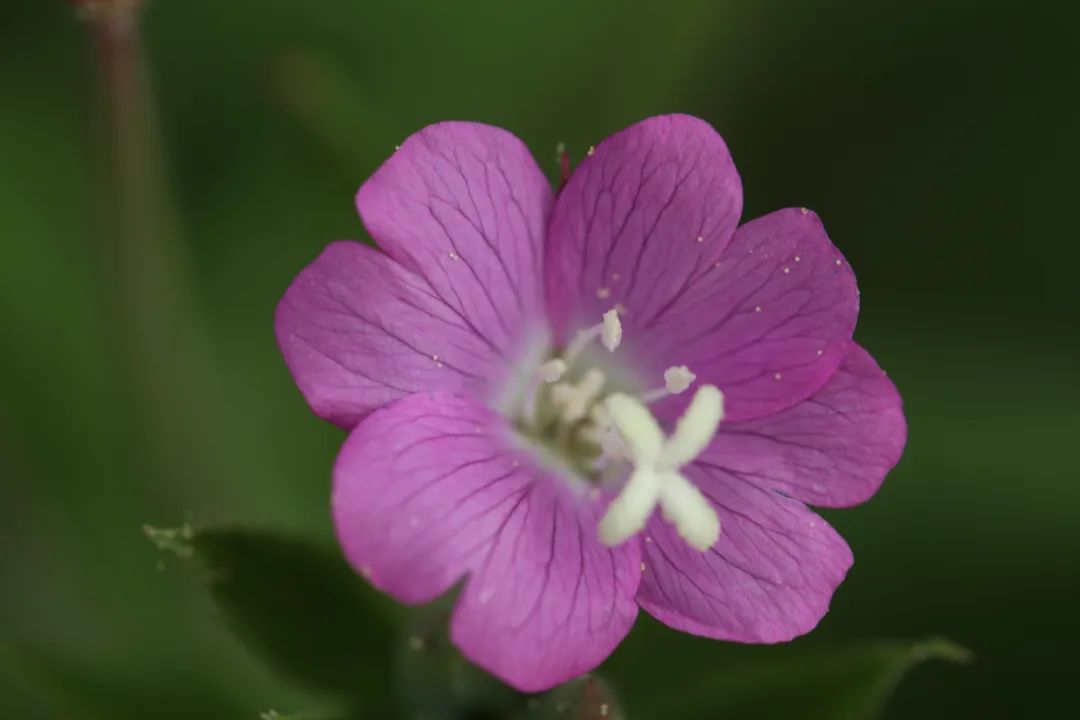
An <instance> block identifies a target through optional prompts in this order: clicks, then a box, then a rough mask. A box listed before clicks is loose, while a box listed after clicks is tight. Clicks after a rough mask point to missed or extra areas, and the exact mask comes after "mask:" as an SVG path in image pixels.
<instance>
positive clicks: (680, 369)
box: [638, 365, 697, 404]
mask: <svg viewBox="0 0 1080 720" xmlns="http://www.w3.org/2000/svg"><path fill="white" fill-rule="evenodd" d="M695 380H697V375H695V374H694V373H692V372H690V368H688V367H686V366H685V365H673V366H672V367H669V368H668V369H667V370H665V371H664V387H662V388H656V389H655V390H649V391H647V392H643V393H642V394H641V395H639V396H638V399H639V400H641V402H643V403H645V404H649V403H654V402H656V401H657V400H663V399H664V398H666V397H668V396H669V395H678V394H679V393H681V392H684V391H685V390H686V389H687V388H688V387H690V386H691V385H692V384H693V383H694V381H695Z"/></svg>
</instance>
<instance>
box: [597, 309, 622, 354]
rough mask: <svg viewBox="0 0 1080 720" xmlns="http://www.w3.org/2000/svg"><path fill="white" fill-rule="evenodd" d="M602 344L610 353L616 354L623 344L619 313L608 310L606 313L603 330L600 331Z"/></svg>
mask: <svg viewBox="0 0 1080 720" xmlns="http://www.w3.org/2000/svg"><path fill="white" fill-rule="evenodd" d="M600 342H602V343H603V345H604V347H605V348H606V349H607V351H608V352H615V349H616V348H617V347H619V343H621V342H622V323H620V322H619V313H618V312H616V311H615V310H608V311H607V312H606V313H604V322H603V328H602V329H601V331H600Z"/></svg>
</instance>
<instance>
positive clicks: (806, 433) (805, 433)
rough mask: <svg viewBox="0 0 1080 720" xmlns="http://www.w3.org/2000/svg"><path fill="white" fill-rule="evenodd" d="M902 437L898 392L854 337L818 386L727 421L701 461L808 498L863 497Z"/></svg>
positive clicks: (832, 503)
mask: <svg viewBox="0 0 1080 720" xmlns="http://www.w3.org/2000/svg"><path fill="white" fill-rule="evenodd" d="M906 439H907V424H906V422H905V420H904V412H903V408H902V406H901V402H900V394H899V393H898V392H897V391H896V387H895V386H894V385H893V384H892V382H891V381H890V380H889V378H888V377H886V376H885V373H884V372H882V370H881V368H879V367H878V365H877V363H875V362H874V359H873V358H872V357H870V353H868V352H866V350H864V349H863V348H861V347H859V346H858V345H856V344H855V343H851V346H850V350H849V351H848V354H847V356H846V357H845V358H844V362H843V364H842V365H841V366H840V369H839V370H838V371H837V372H836V374H834V375H833V376H832V378H831V379H830V380H829V382H827V383H826V384H825V387H823V388H822V389H821V390H820V391H818V392H817V393H816V394H815V395H813V396H811V397H810V398H808V399H807V400H804V401H802V402H801V403H799V404H798V405H795V406H794V407H791V408H789V409H787V410H784V411H782V412H779V413H776V414H775V415H770V416H768V417H766V418H761V419H759V420H752V421H749V422H742V423H730V424H729V423H725V424H723V425H721V426H720V432H719V433H718V434H717V436H716V438H714V440H713V442H712V444H711V445H710V446H709V449H708V450H706V452H705V454H704V455H703V456H702V457H701V458H700V460H701V462H703V463H707V464H710V465H715V466H717V467H721V468H723V469H724V470H726V471H728V472H730V473H733V474H737V475H739V476H742V477H745V478H746V479H747V480H748V481H750V482H754V483H756V484H758V485H761V486H762V487H765V488H768V489H772V490H778V491H780V492H783V493H784V494H786V495H790V496H791V497H794V498H797V499H799V500H802V501H803V502H806V503H809V504H811V505H818V506H822V507H848V506H851V505H858V504H859V503H861V502H865V501H866V500H868V499H869V498H870V496H872V495H873V494H874V493H875V492H877V489H878V488H879V487H880V486H881V482H882V481H883V480H884V479H885V475H886V474H887V473H888V472H889V471H890V470H891V469H892V468H893V466H894V465H896V463H897V461H899V459H900V454H901V453H902V452H903V449H904V442H905V441H906Z"/></svg>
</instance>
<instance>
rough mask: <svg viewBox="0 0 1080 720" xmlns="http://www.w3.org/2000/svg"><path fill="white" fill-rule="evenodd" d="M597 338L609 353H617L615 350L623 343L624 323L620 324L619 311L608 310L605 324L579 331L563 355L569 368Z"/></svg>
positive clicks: (605, 314) (605, 315)
mask: <svg viewBox="0 0 1080 720" xmlns="http://www.w3.org/2000/svg"><path fill="white" fill-rule="evenodd" d="M596 338H601V341H602V342H603V344H604V347H605V348H607V350H608V352H615V348H617V347H619V343H620V342H621V341H622V323H620V322H619V314H618V311H616V310H608V311H607V312H606V313H604V321H603V322H601V323H598V324H596V325H593V326H592V327H588V328H585V329H584V330H580V331H578V334H577V335H575V336H574V339H573V340H571V341H570V344H569V345H567V346H566V351H565V352H564V353H563V360H565V361H566V364H567V365H568V366H571V365H573V364H574V361H575V360H577V357H578V355H580V354H581V353H582V351H583V350H585V348H586V347H588V346H589V343H591V342H592V341H593V340H595V339H596Z"/></svg>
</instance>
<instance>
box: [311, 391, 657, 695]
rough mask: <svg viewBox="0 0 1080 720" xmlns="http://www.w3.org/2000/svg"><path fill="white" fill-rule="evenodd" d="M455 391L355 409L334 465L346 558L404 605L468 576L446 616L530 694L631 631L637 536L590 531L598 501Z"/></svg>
mask: <svg viewBox="0 0 1080 720" xmlns="http://www.w3.org/2000/svg"><path fill="white" fill-rule="evenodd" d="M503 423H504V421H503V420H502V419H501V418H499V417H498V416H496V415H495V414H494V413H492V412H491V411H489V410H488V409H487V408H485V407H483V406H482V405H480V404H477V403H473V402H471V401H469V400H467V399H465V398H462V397H460V396H455V395H446V394H435V395H413V396H411V397H409V398H406V399H404V400H401V401H399V402H397V403H394V404H392V405H390V406H388V407H386V408H384V409H382V410H380V411H378V412H376V413H374V414H372V415H371V416H370V417H369V418H367V419H366V420H365V421H363V422H362V423H361V424H360V425H359V426H358V427H357V428H356V429H355V430H354V431H353V433H352V434H351V435H350V436H349V439H348V440H347V441H346V444H345V446H344V447H343V448H342V451H341V455H340V456H339V458H338V461H337V464H336V465H335V469H334V493H333V513H334V523H335V527H336V530H337V534H338V538H339V540H340V542H341V546H342V548H343V550H344V552H345V556H346V558H347V559H348V560H349V562H350V564H352V566H353V567H354V568H356V569H357V571H358V572H360V573H361V574H362V575H364V576H365V577H367V578H368V579H369V580H370V581H371V582H372V583H373V584H374V585H375V586H376V587H379V588H380V589H382V590H384V591H386V592H387V593H389V594H391V595H393V596H394V597H395V598H396V599H398V600H400V601H402V602H406V603H423V602H428V601H430V600H432V599H434V598H436V597H438V596H439V595H441V594H442V593H444V592H446V591H447V590H448V589H449V588H451V587H452V586H453V585H455V584H456V583H457V582H458V581H460V580H461V579H462V578H463V577H465V578H467V579H466V581H465V586H464V589H463V590H462V592H461V595H460V596H459V598H458V602H457V606H456V608H455V610H454V613H453V618H452V620H451V628H450V634H451V639H452V640H453V642H454V643H455V644H456V645H457V646H458V647H459V648H460V649H461V651H462V653H464V655H465V656H466V657H467V658H469V659H470V660H471V661H473V662H474V663H476V664H477V665H480V666H481V667H483V668H485V669H487V670H488V671H489V672H491V673H492V674H494V675H496V676H497V677H499V678H501V679H502V680H503V681H505V682H507V683H509V684H511V685H513V686H514V687H516V688H518V689H519V690H523V691H528V692H535V691H539V690H544V689H547V688H549V687H552V686H554V685H557V684H558V683H560V682H563V681H565V680H568V679H570V678H572V677H576V676H577V675H580V674H581V673H583V672H587V671H589V670H591V669H593V668H595V667H596V666H597V665H598V664H599V663H600V662H601V661H602V660H603V659H604V658H606V657H607V656H608V655H609V654H610V653H611V651H612V650H614V648H615V646H616V645H618V643H619V642H620V641H621V640H622V638H623V637H624V636H625V635H626V633H627V632H628V631H629V629H630V626H631V625H632V624H633V621H634V618H635V617H636V613H637V605H636V604H635V602H634V592H635V591H636V589H637V585H638V582H639V579H640V571H639V569H638V567H639V564H640V550H639V548H638V544H637V543H636V542H630V543H625V544H624V545H622V546H620V547H618V548H607V547H604V546H603V545H601V544H600V543H599V541H598V540H597V538H596V526H597V522H598V520H599V517H598V515H599V512H600V509H599V507H598V505H597V504H596V503H594V502H592V501H590V500H589V499H588V498H587V497H585V496H582V495H581V494H579V493H577V492H575V491H573V490H571V488H570V487H569V486H567V485H566V484H564V482H563V481H562V480H561V479H560V478H557V477H555V476H553V475H551V474H550V472H549V471H547V470H545V469H542V468H540V467H538V466H536V465H535V464H534V462H533V461H532V459H531V456H529V455H528V454H527V453H524V452H522V451H521V450H519V449H517V447H516V446H515V445H514V444H513V443H512V442H510V440H509V437H508V433H509V429H508V428H506V427H504V425H503Z"/></svg>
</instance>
